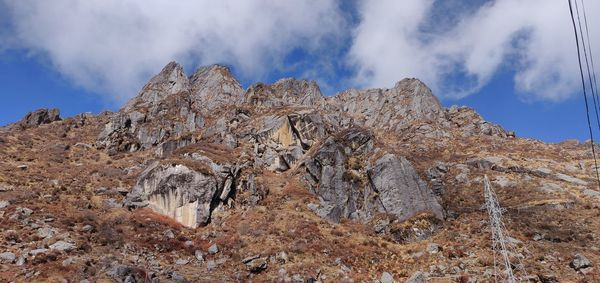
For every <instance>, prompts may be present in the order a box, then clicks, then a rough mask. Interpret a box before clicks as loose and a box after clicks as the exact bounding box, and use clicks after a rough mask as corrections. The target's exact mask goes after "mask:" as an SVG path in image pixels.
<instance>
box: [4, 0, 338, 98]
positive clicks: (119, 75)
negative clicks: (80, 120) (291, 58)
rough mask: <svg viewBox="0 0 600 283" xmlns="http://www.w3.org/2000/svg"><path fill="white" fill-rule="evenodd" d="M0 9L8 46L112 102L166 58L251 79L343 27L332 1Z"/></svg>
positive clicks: (98, 3) (161, 1) (92, 3)
mask: <svg viewBox="0 0 600 283" xmlns="http://www.w3.org/2000/svg"><path fill="white" fill-rule="evenodd" d="M2 6H4V7H5V8H6V12H5V13H7V14H8V16H9V17H10V21H11V30H12V31H11V36H10V37H11V43H13V45H12V46H11V47H12V48H23V49H27V50H29V51H31V52H33V53H35V54H36V55H39V56H42V57H44V58H47V59H48V60H49V61H50V62H51V64H52V65H53V66H54V67H55V68H57V69H58V71H59V72H61V73H62V74H63V75H65V76H66V77H67V78H68V79H70V80H72V81H73V82H74V83H75V84H78V85H80V86H82V87H85V88H87V89H90V90H93V91H96V92H107V93H109V94H111V96H112V98H113V99H115V100H116V101H118V102H122V101H124V100H125V99H127V98H130V97H131V96H133V95H135V94H136V92H137V89H138V88H139V87H140V86H141V85H142V84H143V82H144V81H145V80H147V79H148V76H150V75H151V74H153V73H156V72H157V71H158V70H160V68H161V67H162V66H163V65H165V64H166V63H167V62H169V61H170V60H178V61H180V62H181V63H184V65H187V66H188V67H189V66H190V64H194V65H201V64H212V63H216V62H219V63H226V64H231V65H233V66H235V68H236V69H237V70H238V71H239V73H241V74H242V75H243V76H247V77H252V78H257V77H260V76H261V74H264V73H265V72H266V71H267V70H268V69H269V68H273V67H274V66H276V64H274V63H273V62H281V61H282V60H283V58H284V57H285V56H286V54H288V53H289V52H290V50H292V49H294V48H298V47H300V46H301V47H302V48H303V49H305V50H307V51H308V52H314V53H319V52H322V50H324V49H327V48H326V46H327V47H328V46H331V45H332V44H331V43H330V42H331V41H335V37H336V36H337V35H339V34H341V29H342V28H343V26H344V22H343V20H344V19H343V17H342V16H341V15H340V11H339V8H338V3H336V2H334V1H333V0H331V1H330V0H325V1H322V0H310V1H279V0H256V1H209V0H204V1H196V0H193V1H192V0H190V1H166V0H147V1H121V0H86V1H78V0H56V1H36V0H19V1H8V0H7V1H3V0H0V7H2ZM4 38H6V37H4Z"/></svg>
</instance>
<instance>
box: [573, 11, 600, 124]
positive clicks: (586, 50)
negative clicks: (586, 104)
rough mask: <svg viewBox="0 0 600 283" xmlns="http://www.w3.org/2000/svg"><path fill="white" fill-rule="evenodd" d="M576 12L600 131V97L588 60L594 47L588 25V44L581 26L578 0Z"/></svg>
mask: <svg viewBox="0 0 600 283" xmlns="http://www.w3.org/2000/svg"><path fill="white" fill-rule="evenodd" d="M581 4H582V7H581V8H582V9H583V10H584V11H583V12H584V20H586V21H587V19H586V18H585V8H584V7H583V1H582V2H581ZM575 12H576V13H577V23H578V24H579V33H580V34H581V45H582V46H583V57H584V58H585V66H586V70H587V75H588V82H589V83H590V90H591V91H592V98H593V100H594V112H595V113H596V122H597V123H598V131H600V118H598V104H597V103H596V101H598V102H600V99H598V92H597V91H594V83H593V82H592V74H591V72H590V63H589V60H588V56H587V54H588V50H589V52H590V57H591V56H592V50H591V49H592V47H591V45H590V38H589V32H588V29H587V26H586V33H587V35H588V38H587V44H586V42H585V39H584V36H583V28H582V27H581V18H580V17H579V6H578V5H577V0H575Z"/></svg>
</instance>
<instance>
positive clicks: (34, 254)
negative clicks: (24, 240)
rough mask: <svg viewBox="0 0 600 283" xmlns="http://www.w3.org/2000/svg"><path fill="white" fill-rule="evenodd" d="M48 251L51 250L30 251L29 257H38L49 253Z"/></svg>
mask: <svg viewBox="0 0 600 283" xmlns="http://www.w3.org/2000/svg"><path fill="white" fill-rule="evenodd" d="M48 251H50V250H49V249H35V250H31V251H29V255H31V256H36V255H38V254H43V253H47V252H48Z"/></svg>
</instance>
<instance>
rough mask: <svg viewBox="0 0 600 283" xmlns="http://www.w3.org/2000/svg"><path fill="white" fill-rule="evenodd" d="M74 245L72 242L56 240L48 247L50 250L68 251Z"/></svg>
mask: <svg viewBox="0 0 600 283" xmlns="http://www.w3.org/2000/svg"><path fill="white" fill-rule="evenodd" d="M75 247H76V246H75V245H74V244H71V243H68V242H65V241H58V242H56V243H54V244H52V245H50V249H51V250H58V251H64V252H68V251H71V250H73V249H74V248H75Z"/></svg>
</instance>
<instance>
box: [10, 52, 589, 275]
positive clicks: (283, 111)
mask: <svg viewBox="0 0 600 283" xmlns="http://www.w3.org/2000/svg"><path fill="white" fill-rule="evenodd" d="M594 169H595V168H594V161H593V159H592V153H591V148H590V144H589V143H583V144H582V143H579V142H577V141H565V142H562V143H558V144H546V143H543V142H541V141H537V140H532V139H526V138H520V137H515V135H514V133H511V132H508V131H505V130H504V129H502V128H501V127H500V126H497V125H493V124H490V123H488V122H486V121H484V120H483V119H482V118H481V117H480V116H479V115H478V114H477V113H475V112H474V111H473V110H471V109H468V108H465V107H452V108H443V107H441V106H440V104H439V102H438V101H437V99H436V98H435V96H433V95H432V93H431V91H430V90H429V89H428V88H427V87H426V86H425V85H424V84H423V83H421V82H420V81H418V80H416V79H405V80H402V81H400V82H398V83H397V84H396V86H395V87H394V88H392V89H371V90H348V91H345V92H342V93H340V94H337V95H336V96H332V97H324V96H322V95H321V93H320V91H319V88H318V86H317V85H316V84H315V83H314V82H308V81H300V80H295V79H283V80H280V81H278V82H276V83H275V84H273V85H266V84H260V83H259V84H255V85H253V86H251V87H250V88H248V89H247V90H244V89H242V87H241V86H240V84H239V83H238V82H237V80H236V79H235V78H233V76H231V74H230V73H229V70H228V69H227V68H225V67H222V66H210V67H204V68H201V69H199V70H198V71H197V72H196V73H194V74H193V75H192V76H189V77H188V76H187V75H185V74H184V73H183V70H182V68H181V67H180V66H179V65H177V64H176V63H170V64H169V65H167V66H166V67H165V68H164V69H163V70H162V72H161V73H160V74H158V75H157V76H155V77H154V78H153V79H152V80H151V81H150V82H149V83H148V84H147V85H146V86H145V87H144V89H143V90H142V91H141V92H140V94H139V95H138V96H137V97H136V98H134V99H133V100H131V101H130V102H129V103H127V105H126V106H125V107H124V108H123V109H122V110H120V111H119V112H117V113H110V112H106V113H101V114H99V115H97V116H93V115H91V114H81V115H78V116H75V117H69V118H64V119H60V118H59V117H58V113H57V112H56V111H47V110H40V111H37V112H34V113H31V114H29V115H28V116H27V117H25V118H24V119H23V120H22V121H20V122H17V123H15V124H12V125H8V126H6V127H4V128H0V223H1V224H0V237H1V238H0V264H1V267H0V281H1V282H382V283H383V282H385V283H388V282H413V283H415V282H494V280H495V278H494V256H493V255H494V250H493V248H492V240H491V230H490V226H489V218H488V213H487V211H486V209H485V206H484V193H483V192H484V191H483V179H484V175H487V176H488V177H489V179H490V180H491V184H492V186H493V188H494V189H495V191H496V194H497V196H498V200H499V203H500V205H501V206H502V207H503V208H505V211H504V214H503V221H504V224H505V225H506V231H507V232H508V234H509V236H510V237H509V241H510V242H511V243H512V245H511V247H514V249H513V250H512V251H511V254H510V257H511V258H512V259H513V261H512V262H513V264H514V265H513V266H512V269H513V272H514V273H515V275H516V276H517V277H518V278H519V279H520V280H522V281H524V282H600V272H599V271H598V266H599V265H600V238H599V236H600V235H599V231H600V191H599V188H598V183H597V180H596V178H595V170H594ZM497 260H499V259H498V258H497ZM519 262H521V263H519ZM498 268H499V270H498V273H501V272H502V270H503V269H504V266H503V265H501V264H500V263H499V262H498ZM85 280H87V281H85Z"/></svg>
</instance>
